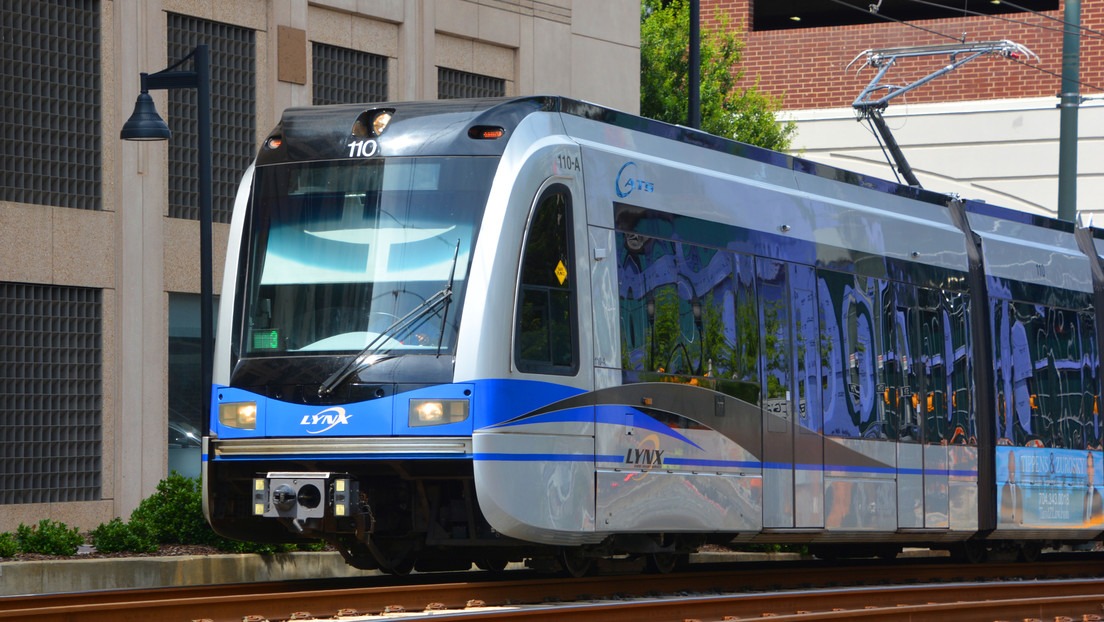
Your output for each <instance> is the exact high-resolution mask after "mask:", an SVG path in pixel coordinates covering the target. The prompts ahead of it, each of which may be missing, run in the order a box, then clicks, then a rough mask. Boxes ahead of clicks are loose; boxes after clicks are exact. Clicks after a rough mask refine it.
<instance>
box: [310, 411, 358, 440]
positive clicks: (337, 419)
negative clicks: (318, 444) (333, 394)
mask: <svg viewBox="0 0 1104 622" xmlns="http://www.w3.org/2000/svg"><path fill="white" fill-rule="evenodd" d="M352 417H353V416H352V415H347V414H345V409H344V408H342V407H340V406H334V407H333V408H327V409H326V410H323V411H322V412H320V413H315V414H313V415H304V416H303V420H302V421H300V422H299V425H301V426H304V427H308V426H309V427H308V429H307V434H321V433H323V432H328V431H329V430H332V429H333V428H334V426H337V425H345V424H347V423H349V419H351V418H352ZM319 426H326V427H323V428H321V429H318V428H319ZM310 428H315V429H310Z"/></svg>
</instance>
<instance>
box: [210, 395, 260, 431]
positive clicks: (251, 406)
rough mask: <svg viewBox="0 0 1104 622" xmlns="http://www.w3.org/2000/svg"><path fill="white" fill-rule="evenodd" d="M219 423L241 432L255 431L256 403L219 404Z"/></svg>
mask: <svg viewBox="0 0 1104 622" xmlns="http://www.w3.org/2000/svg"><path fill="white" fill-rule="evenodd" d="M219 423H221V424H222V425H225V426H229V427H231V428H238V429H241V430H256V429H257V402H230V403H227V404H219Z"/></svg>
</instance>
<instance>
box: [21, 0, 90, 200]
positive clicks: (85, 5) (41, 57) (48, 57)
mask: <svg viewBox="0 0 1104 622" xmlns="http://www.w3.org/2000/svg"><path fill="white" fill-rule="evenodd" d="M99 4H100V3H99V2H96V1H88V0H64V1H57V0H52V1H49V2H46V1H44V0H0V33H3V36H2V39H3V43H2V44H0V200H4V201H13V202H16V203H30V204H34V205H53V206H56V207H72V208H78V209H91V210H98V209H100V206H101V196H100V192H101V188H100V161H101V160H100V152H101V151H102V149H101V137H100V6H99Z"/></svg>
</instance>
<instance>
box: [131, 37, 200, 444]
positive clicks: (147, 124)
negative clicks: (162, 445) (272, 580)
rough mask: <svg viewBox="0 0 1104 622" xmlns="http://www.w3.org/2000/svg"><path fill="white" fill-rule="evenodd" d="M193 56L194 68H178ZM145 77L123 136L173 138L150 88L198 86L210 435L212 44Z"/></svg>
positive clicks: (163, 88) (198, 48)
mask: <svg viewBox="0 0 1104 622" xmlns="http://www.w3.org/2000/svg"><path fill="white" fill-rule="evenodd" d="M189 58H190V59H192V70H191V71H179V70H177V67H179V66H180V65H181V64H183V63H184V62H185V61H187V60H188V59H189ZM141 76H142V92H141V93H140V94H139V95H138V101H137V102H136V103H135V104H134V113H133V114H132V115H131V116H130V118H129V119H127V122H126V123H124V124H123V129H122V131H121V132H119V137H120V138H122V139H123V140H168V138H169V137H170V136H171V135H172V133H171V132H170V131H169V126H168V125H167V124H166V123H165V121H164V120H163V119H162V118H161V116H160V115H158V114H157V109H156V108H155V107H154V104H153V98H151V97H150V96H149V91H150V90H170V89H196V96H197V97H196V98H197V100H198V102H197V104H198V113H197V114H198V119H197V121H198V124H199V293H200V312H199V317H200V327H199V332H200V336H199V338H200V363H199V375H200V382H201V383H202V386H203V388H202V389H201V399H200V409H201V410H200V417H199V425H200V430H201V431H202V432H203V436H206V435H207V430H208V428H207V425H208V418H209V415H208V409H209V408H210V403H211V395H210V392H211V382H212V378H211V368H212V364H213V362H214V319H213V307H214V300H213V298H214V295H213V290H214V286H213V283H212V270H211V202H212V198H211V193H212V190H211V68H210V64H209V60H208V53H207V46H206V45H197V46H196V47H195V49H194V50H192V52H191V53H190V54H188V55H187V56H185V57H184V58H182V59H180V60H179V61H177V62H176V63H175V64H173V65H172V66H170V67H168V68H166V69H162V70H161V71H158V72H157V73H152V74H147V73H143V74H141Z"/></svg>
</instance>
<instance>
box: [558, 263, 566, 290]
mask: <svg viewBox="0 0 1104 622" xmlns="http://www.w3.org/2000/svg"><path fill="white" fill-rule="evenodd" d="M556 278H557V279H559V280H560V285H563V284H564V281H566V280H567V267H566V266H564V265H563V262H562V261H561V262H559V263H558V264H556Z"/></svg>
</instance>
